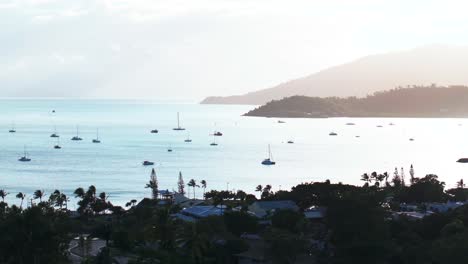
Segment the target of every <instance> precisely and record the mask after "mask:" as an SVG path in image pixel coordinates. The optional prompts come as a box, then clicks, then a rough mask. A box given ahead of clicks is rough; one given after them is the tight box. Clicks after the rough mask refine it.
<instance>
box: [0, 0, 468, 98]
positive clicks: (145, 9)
mask: <svg viewBox="0 0 468 264" xmlns="http://www.w3.org/2000/svg"><path fill="white" fill-rule="evenodd" d="M467 10H468V4H465V2H464V1H447V0H444V1H427V0H425V1H408V0H406V1H403V0H389V1H384V0H353V1H350V0H342V1H339V0H327V1H314V0H297V1H294V0H283V1H277V0H185V1H179V0H168V1H160V0H0V96H41V97H50V96H80V97H125V96H129V97H146V98H148V97H152V98H160V99H169V98H172V99H191V100H199V99H201V98H203V97H204V96H207V95H231V94H239V93H245V92H248V91H253V90H258V89H262V88H267V87H269V86H272V85H275V84H278V83H281V82H284V81H287V80H290V79H293V78H297V77H301V76H304V75H307V74H310V73H313V72H315V71H318V70H320V69H322V68H325V67H328V66H332V65H335V64H339V63H343V62H347V61H349V60H351V59H354V58H357V57H360V56H363V55H368V54H372V53H379V52H385V51H392V50H399V49H407V48H413V47H417V46H422V45H428V44H436V43H441V44H453V45H455V44H457V45H465V44H468V34H467V32H468V16H467V15H466V11H467Z"/></svg>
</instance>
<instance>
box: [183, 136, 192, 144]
mask: <svg viewBox="0 0 468 264" xmlns="http://www.w3.org/2000/svg"><path fill="white" fill-rule="evenodd" d="M184 142H187V143H190V142H192V140H191V139H190V135H187V138H186V139H185V140H184Z"/></svg>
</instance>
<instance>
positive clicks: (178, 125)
mask: <svg viewBox="0 0 468 264" xmlns="http://www.w3.org/2000/svg"><path fill="white" fill-rule="evenodd" d="M173 130H175V131H182V130H185V128H183V127H181V126H180V118H179V112H177V127H176V128H173Z"/></svg>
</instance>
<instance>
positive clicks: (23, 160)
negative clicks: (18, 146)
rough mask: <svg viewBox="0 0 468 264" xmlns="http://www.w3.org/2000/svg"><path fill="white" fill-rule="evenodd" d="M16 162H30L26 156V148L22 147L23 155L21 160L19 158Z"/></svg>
mask: <svg viewBox="0 0 468 264" xmlns="http://www.w3.org/2000/svg"><path fill="white" fill-rule="evenodd" d="M18 161H21V162H29V161H31V158H29V157H28V154H27V153H26V146H25V147H24V155H23V156H22V157H21V158H19V159H18Z"/></svg>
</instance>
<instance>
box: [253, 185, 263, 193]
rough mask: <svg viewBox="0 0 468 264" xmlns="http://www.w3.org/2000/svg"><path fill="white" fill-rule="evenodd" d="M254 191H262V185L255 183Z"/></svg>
mask: <svg viewBox="0 0 468 264" xmlns="http://www.w3.org/2000/svg"><path fill="white" fill-rule="evenodd" d="M255 191H256V192H262V191H263V186H262V185H260V184H259V185H257V187H256V188H255Z"/></svg>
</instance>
